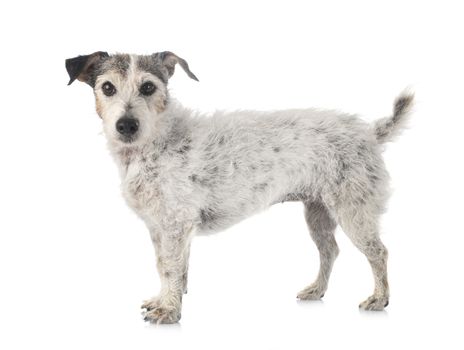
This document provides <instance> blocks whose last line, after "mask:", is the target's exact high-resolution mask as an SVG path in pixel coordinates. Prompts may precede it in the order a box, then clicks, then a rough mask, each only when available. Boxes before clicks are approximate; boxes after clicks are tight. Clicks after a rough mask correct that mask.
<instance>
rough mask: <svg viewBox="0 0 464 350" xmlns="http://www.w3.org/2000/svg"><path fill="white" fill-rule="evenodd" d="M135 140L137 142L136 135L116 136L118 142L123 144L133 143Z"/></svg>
mask: <svg viewBox="0 0 464 350" xmlns="http://www.w3.org/2000/svg"><path fill="white" fill-rule="evenodd" d="M136 140H137V135H130V136H125V135H119V136H118V141H119V142H122V143H125V144H131V143H134V142H135V141H136Z"/></svg>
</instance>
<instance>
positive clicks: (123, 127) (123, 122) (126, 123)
mask: <svg viewBox="0 0 464 350" xmlns="http://www.w3.org/2000/svg"><path fill="white" fill-rule="evenodd" d="M138 129H139V121H138V120H137V119H134V118H130V117H122V118H121V119H119V120H118V121H117V122H116V130H118V132H119V133H120V134H121V135H124V136H132V135H134V134H135V133H136V132H137V130H138Z"/></svg>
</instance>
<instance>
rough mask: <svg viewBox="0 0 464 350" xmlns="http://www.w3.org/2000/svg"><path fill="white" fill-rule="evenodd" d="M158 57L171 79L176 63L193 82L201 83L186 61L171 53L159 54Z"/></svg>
mask: <svg viewBox="0 0 464 350" xmlns="http://www.w3.org/2000/svg"><path fill="white" fill-rule="evenodd" d="M156 56H157V57H158V58H159V60H160V61H161V63H162V64H163V66H164V67H165V68H166V69H167V71H168V75H169V78H170V77H172V75H173V74H174V69H175V67H176V63H179V65H180V66H181V67H182V69H183V70H184V71H185V73H187V75H188V76H189V77H190V78H192V79H193V80H196V81H199V80H198V78H197V77H196V76H195V74H193V73H192V72H191V71H190V68H189V65H188V63H187V61H186V60H184V59H183V58H181V57H179V56H177V55H176V54H174V53H172V52H170V51H164V52H158V53H157V54H156Z"/></svg>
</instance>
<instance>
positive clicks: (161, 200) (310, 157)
mask: <svg viewBox="0 0 464 350" xmlns="http://www.w3.org/2000/svg"><path fill="white" fill-rule="evenodd" d="M168 56H169V55H168ZM113 57H118V56H113ZM152 57H154V59H155V62H156V64H157V65H155V66H154V67H155V68H156V69H155V68H153V65H152V66H150V65H149V64H148V63H149V62H150V60H149V59H148V58H147V57H146V56H132V58H129V59H127V58H126V60H129V61H130V62H129V63H128V68H127V67H126V70H127V72H126V73H125V76H120V75H117V74H116V73H115V72H114V71H115V69H114V62H113V63H112V61H111V60H109V59H104V60H103V62H102V63H101V64H100V65H99V66H98V67H100V71H99V73H94V75H91V76H92V80H91V82H90V85H92V86H94V88H95V93H96V98H97V105H98V108H99V109H100V111H99V114H100V115H101V116H102V118H103V120H104V123H105V131H106V133H107V135H108V139H109V147H110V150H111V151H112V153H113V155H114V157H115V159H116V162H117V164H118V165H119V167H120V172H121V177H122V191H123V195H124V197H125V199H126V201H127V203H128V204H129V206H130V207H131V208H132V209H133V210H134V211H135V212H136V213H137V214H138V215H139V216H140V217H141V218H142V219H143V220H144V221H145V222H146V224H147V226H148V228H149V230H150V233H151V236H152V238H153V242H154V244H155V247H156V250H157V255H158V268H159V271H160V276H161V280H162V288H161V293H160V295H159V296H158V297H156V298H154V299H151V300H149V301H148V302H146V303H145V304H144V307H145V308H146V309H147V310H148V311H147V313H146V317H147V319H148V320H150V321H155V322H175V321H177V320H178V319H179V318H180V308H181V299H182V293H183V292H184V291H185V290H186V283H187V272H188V253H189V243H190V239H191V238H192V236H193V235H194V234H195V233H197V234H202V233H213V232H217V231H220V230H224V229H225V228H227V227H229V226H231V225H233V224H235V223H237V222H239V221H240V220H243V219H244V218H246V217H249V216H250V215H253V214H255V213H257V212H259V211H261V210H264V209H266V208H267V207H269V206H270V205H272V204H275V203H279V202H285V201H302V202H303V203H304V204H305V217H306V221H307V223H308V226H309V228H310V231H311V235H312V238H313V239H314V241H315V243H316V244H317V246H318V249H319V251H320V260H321V269H320V273H319V276H318V278H317V279H316V281H315V282H314V283H313V284H312V285H311V286H309V287H307V288H305V289H304V290H303V291H301V292H300V294H299V295H298V296H299V297H300V298H302V299H318V298H320V297H322V296H323V294H324V292H325V290H326V288H327V282H328V277H329V275H330V271H331V269H332V265H333V262H334V260H335V258H336V256H337V254H338V247H337V244H336V242H335V239H334V237H333V233H334V230H335V228H336V226H337V224H340V225H341V226H342V228H343V230H344V231H345V232H346V233H347V235H348V236H349V237H350V238H351V240H352V241H353V243H354V244H355V245H356V246H357V247H358V248H359V249H360V250H361V251H362V252H363V253H364V254H366V256H367V258H368V260H369V262H370V263H371V266H372V269H373V273H374V277H375V281H376V288H375V292H374V295H373V296H372V297H370V298H369V299H368V300H366V301H365V302H364V303H363V304H361V306H362V307H363V308H365V309H368V310H379V309H383V307H385V306H386V305H387V303H388V296H389V292H388V282H387V275H386V258H387V251H386V249H385V247H384V246H383V244H382V242H381V241H380V240H379V238H378V216H379V215H380V214H381V213H382V211H383V210H384V206H385V203H386V200H387V197H388V194H389V189H388V174H387V172H386V170H385V166H384V163H383V160H382V157H381V153H382V150H383V147H384V146H383V143H384V142H386V141H389V140H390V139H391V137H392V136H393V135H395V134H396V133H397V132H398V131H399V130H400V127H401V126H402V124H403V122H404V120H405V116H406V115H407V113H408V111H409V109H410V106H411V102H412V96H411V95H406V94H405V95H403V96H401V97H400V98H398V100H397V101H396V102H395V108H394V113H393V116H391V117H387V118H384V119H381V120H378V121H377V122H375V123H374V124H368V123H366V122H364V121H362V120H360V119H359V118H357V117H356V116H353V115H347V114H341V113H338V112H335V111H320V110H314V109H306V110H304V109H301V110H297V109H295V110H284V111H274V112H257V111H237V112H228V113H225V112H217V113H214V114H213V115H202V114H199V113H194V112H192V111H191V110H189V109H187V108H184V107H183V106H181V105H180V104H179V103H178V102H176V101H174V100H172V99H169V95H168V93H167V89H166V86H165V84H164V83H165V82H167V79H168V77H169V76H170V75H172V73H173V67H174V65H172V70H170V69H169V68H170V66H169V65H167V63H169V62H167V63H166V58H165V56H162V59H161V60H159V59H158V58H156V57H157V56H156V55H155V56H152ZM169 57H170V56H169ZM175 57H176V59H179V60H181V59H180V58H179V57H177V56H175ZM113 60H114V59H113ZM156 60H158V61H156ZM116 61H117V64H118V65H117V67H118V69H120V66H121V65H123V64H125V63H124V62H126V61H125V60H121V59H120V57H119V58H118V60H116ZM182 61H183V60H182ZM121 62H122V63H121ZM140 62H143V65H142V64H140ZM176 62H177V63H180V62H181V61H176ZM176 62H174V64H175V63H176ZM171 63H172V62H171ZM182 64H183V65H182V67H183V68H184V69H185V70H186V71H187V72H188V73H190V74H191V77H192V76H193V78H195V79H196V77H195V76H194V75H193V73H191V72H190V71H189V69H188V65H187V64H186V62H185V61H183V62H182ZM105 65H106V66H108V67H109V68H106V70H105V69H102V68H101V67H105ZM166 65H167V66H166ZM111 67H113V69H112V68H111ZM130 67H132V68H130ZM68 71H69V70H68ZM106 71H110V73H111V74H110V73H108V74H106V75H105V72H106ZM140 71H142V73H143V74H145V75H147V74H148V73H147V72H151V75H152V79H153V81H155V82H156V83H157V85H158V92H157V94H158V95H155V96H154V97H152V99H153V100H152V101H153V102H150V104H152V106H154V107H153V108H152V109H150V108H151V107H150V104H149V105H148V110H147V107H146V106H145V105H144V103H145V102H143V101H142V100H140V98H137V97H134V94H135V93H134V90H135V91H137V90H136V89H137V84H138V81H139V80H138V78H137V74H142V73H140ZM115 74H116V75H117V77H118V79H120V80H121V82H120V83H119V84H120V85H121V87H120V90H121V95H123V94H124V91H126V92H125V94H126V95H125V96H126V97H121V101H122V102H121V104H120V105H119V107H115V106H116V104H115V103H116V102H114V101H113V104H112V105H111V106H108V107H106V106H105V105H103V106H102V102H101V99H102V97H101V96H100V93H99V87H100V86H101V84H102V82H103V81H107V80H108V79H113V81H114V80H115V78H114V76H115ZM190 74H189V75H190ZM70 75H71V73H70ZM78 78H79V77H78ZM129 82H130V83H129ZM130 84H132V85H133V88H129V87H130V86H131V85H130ZM163 84H164V85H163ZM138 103H139V107H137V106H138V105H137V104H138ZM122 105H124V106H125V105H130V108H132V110H133V111H132V112H131V113H132V114H134V116H135V117H136V118H139V119H140V120H141V123H142V126H143V128H144V130H142V131H141V135H143V138H142V136H140V138H141V140H142V141H140V142H129V143H125V142H120V140H119V139H117V138H115V137H114V135H115V134H114V130H113V129H114V124H113V123H114V121H115V120H116V119H114V118H116V117H117V118H119V116H116V117H112V116H113V115H114V114H115V112H114V111H117V110H124V108H123V107H121V106H122ZM126 109H129V107H127V108H126ZM105 110H106V111H111V113H109V112H105ZM106 114H108V116H107V115H106ZM110 114H111V115H110ZM116 114H117V113H116ZM147 115H148V116H147ZM151 115H152V116H151ZM152 117H153V118H155V119H154V120H152V121H150V120H151V119H149V118H152ZM111 118H113V119H111ZM143 118H145V119H146V120H145V121H143V120H144V119H143ZM147 118H148V119H147ZM108 120H110V122H108ZM147 120H148V121H147ZM146 130H148V131H146Z"/></svg>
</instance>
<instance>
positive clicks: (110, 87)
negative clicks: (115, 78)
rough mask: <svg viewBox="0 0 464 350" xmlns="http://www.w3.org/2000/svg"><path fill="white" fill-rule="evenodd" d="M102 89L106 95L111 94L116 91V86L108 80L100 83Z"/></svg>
mask: <svg viewBox="0 0 464 350" xmlns="http://www.w3.org/2000/svg"><path fill="white" fill-rule="evenodd" d="M102 91H103V93H104V94H105V95H106V96H113V95H114V94H115V93H116V88H115V87H114V85H113V84H111V83H110V82H109V81H107V82H105V83H104V84H103V85H102Z"/></svg>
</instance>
